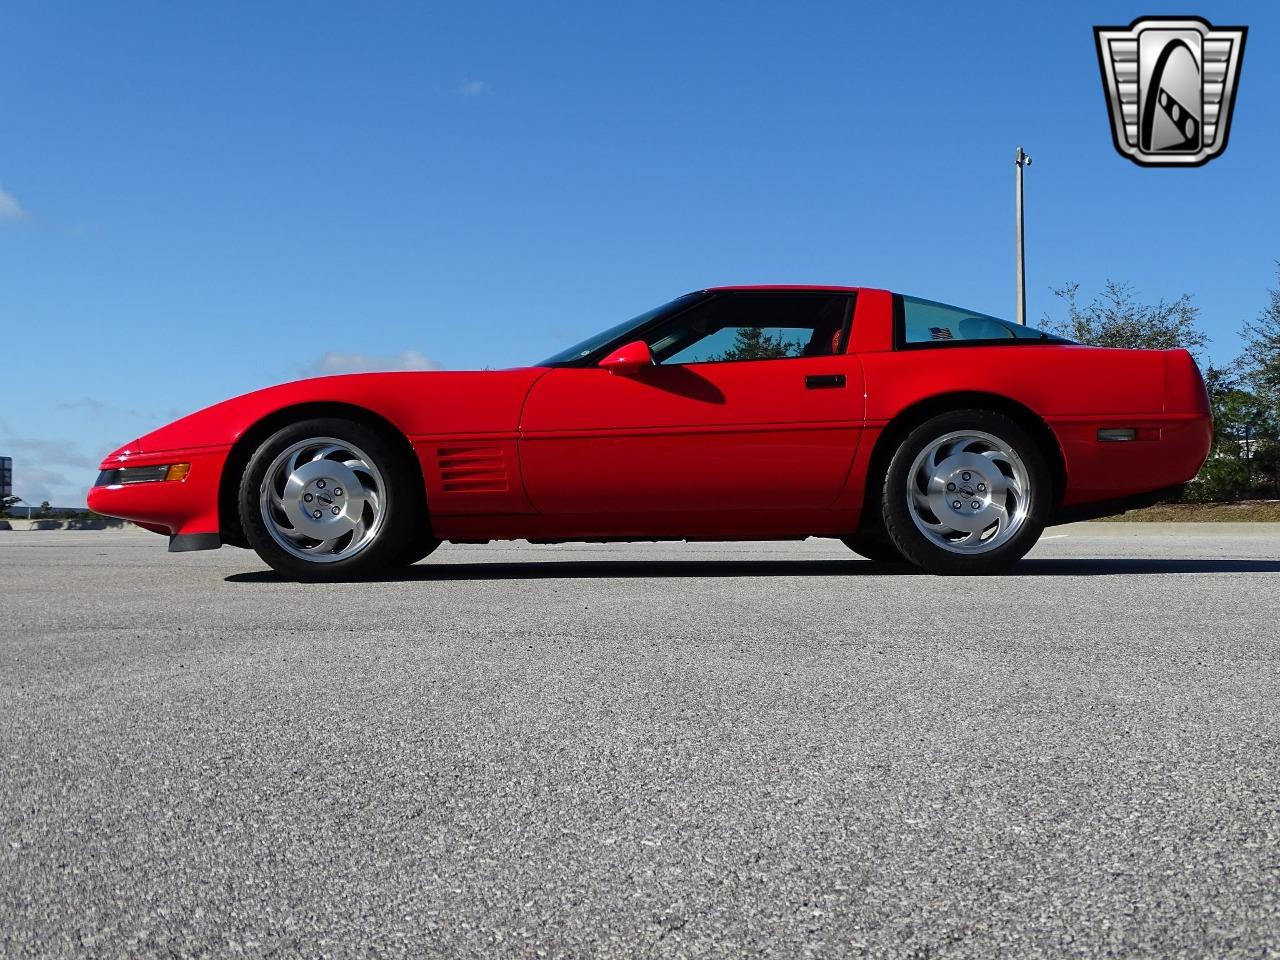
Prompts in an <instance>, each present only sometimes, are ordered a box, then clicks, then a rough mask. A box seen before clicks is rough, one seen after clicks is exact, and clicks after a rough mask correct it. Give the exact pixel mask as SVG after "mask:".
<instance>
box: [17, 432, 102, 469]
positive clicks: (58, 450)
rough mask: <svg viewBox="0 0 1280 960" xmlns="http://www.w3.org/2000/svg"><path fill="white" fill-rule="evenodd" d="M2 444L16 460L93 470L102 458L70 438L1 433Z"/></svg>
mask: <svg viewBox="0 0 1280 960" xmlns="http://www.w3.org/2000/svg"><path fill="white" fill-rule="evenodd" d="M0 445H3V446H4V447H5V455H6V456H12V457H13V459H14V461H15V462H16V461H18V460H19V459H22V460H34V461H35V462H36V463H41V464H53V465H55V466H59V467H78V468H80V469H84V470H92V469H94V468H95V467H97V465H98V462H99V461H100V460H101V459H102V458H101V457H95V456H93V455H92V454H88V453H85V452H84V451H83V450H81V449H80V448H79V447H78V446H77V445H76V444H74V443H72V442H71V441H69V440H46V439H44V438H42V437H18V436H14V435H13V434H11V433H0Z"/></svg>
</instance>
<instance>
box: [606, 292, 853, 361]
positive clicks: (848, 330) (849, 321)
mask: <svg viewBox="0 0 1280 960" xmlns="http://www.w3.org/2000/svg"><path fill="white" fill-rule="evenodd" d="M716 292H717V294H720V295H723V296H730V297H732V296H734V295H738V294H740V295H744V296H749V295H751V294H761V293H764V294H777V295H784V296H785V295H787V294H792V295H798V296H808V297H843V298H844V302H845V303H844V320H843V321H841V323H840V350H839V351H838V352H836V353H820V354H818V355H817V356H814V357H768V358H759V357H757V358H755V359H751V360H691V361H690V362H688V363H675V364H672V365H671V366H673V367H700V366H704V365H706V364H713V363H714V364H723V363H773V362H775V361H777V360H820V359H823V358H831V357H842V356H844V355H845V354H847V353H848V352H849V337H850V336H851V335H852V330H853V310H854V301H855V300H856V299H857V296H858V293H857V291H856V290H823V289H817V290H787V289H774V290H770V289H767V288H766V289H763V290H752V289H746V290H718V291H716ZM709 302H710V301H709V300H703V301H700V303H699V306H701V305H702V304H703V303H709ZM684 312H685V311H683V310H681V311H680V313H674V314H672V315H671V316H670V317H668V318H667V319H668V320H675V319H677V318H678V317H680V316H681V315H683V314H684ZM797 329H800V328H797ZM628 342H630V341H628ZM694 342H695V343H696V342H698V341H694ZM691 345H692V344H690V346H691ZM619 346H621V344H619ZM681 349H683V348H681ZM656 366H659V367H665V366H667V364H665V363H659V364H656Z"/></svg>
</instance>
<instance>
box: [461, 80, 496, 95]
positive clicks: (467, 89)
mask: <svg viewBox="0 0 1280 960" xmlns="http://www.w3.org/2000/svg"><path fill="white" fill-rule="evenodd" d="M458 92H459V93H460V94H462V95H463V96H464V97H483V96H484V95H485V94H486V93H489V92H490V87H489V84H488V83H487V82H486V81H484V80H468V81H467V82H466V83H464V84H463V85H462V86H460V87H459V88H458Z"/></svg>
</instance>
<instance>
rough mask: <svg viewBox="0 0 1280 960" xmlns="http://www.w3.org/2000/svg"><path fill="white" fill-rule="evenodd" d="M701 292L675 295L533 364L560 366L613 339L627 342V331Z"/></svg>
mask: <svg viewBox="0 0 1280 960" xmlns="http://www.w3.org/2000/svg"><path fill="white" fill-rule="evenodd" d="M701 296H702V294H701V293H686V294H685V295H684V296H683V297H677V298H676V299H674V300H672V301H671V302H670V303H664V304H663V305H662V306H660V307H654V308H653V309H652V310H646V311H645V312H644V313H642V314H640V315H639V316H637V317H632V318H631V319H630V320H627V321H626V322H624V323H619V324H618V325H617V326H613V327H610V328H609V329H608V330H605V331H602V332H601V333H597V334H595V335H594V336H590V337H587V339H585V340H583V341H582V342H581V343H575V344H574V345H573V346H572V347H569V348H568V349H567V350H561V351H560V352H559V353H556V354H553V355H552V356H550V357H548V358H547V359H546V360H543V361H542V362H541V363H538V364H535V366H539V367H560V366H565V365H566V364H572V363H575V362H577V361H578V360H581V359H583V358H584V357H589V356H590V355H591V354H593V353H595V352H596V351H597V350H599V349H600V348H601V347H605V346H608V345H609V344H611V343H614V342H615V341H618V342H619V345H621V344H622V343H628V342H629V341H628V339H627V335H628V334H629V333H634V332H638V331H640V330H642V329H644V328H645V327H647V326H648V325H649V324H651V323H653V322H654V321H655V320H658V319H660V318H662V317H665V316H667V315H668V314H671V313H675V312H676V311H677V310H681V309H683V308H684V307H685V306H686V305H688V304H690V303H692V302H693V301H694V300H697V299H698V298H699V297H701Z"/></svg>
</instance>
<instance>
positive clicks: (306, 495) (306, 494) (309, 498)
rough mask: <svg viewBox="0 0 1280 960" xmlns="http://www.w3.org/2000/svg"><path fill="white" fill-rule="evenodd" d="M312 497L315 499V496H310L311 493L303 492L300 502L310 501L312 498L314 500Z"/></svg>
mask: <svg viewBox="0 0 1280 960" xmlns="http://www.w3.org/2000/svg"><path fill="white" fill-rule="evenodd" d="M314 499H315V497H313V496H311V494H309V493H304V494H303V495H302V502H303V503H310V502H311V501H312V500H314Z"/></svg>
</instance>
